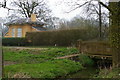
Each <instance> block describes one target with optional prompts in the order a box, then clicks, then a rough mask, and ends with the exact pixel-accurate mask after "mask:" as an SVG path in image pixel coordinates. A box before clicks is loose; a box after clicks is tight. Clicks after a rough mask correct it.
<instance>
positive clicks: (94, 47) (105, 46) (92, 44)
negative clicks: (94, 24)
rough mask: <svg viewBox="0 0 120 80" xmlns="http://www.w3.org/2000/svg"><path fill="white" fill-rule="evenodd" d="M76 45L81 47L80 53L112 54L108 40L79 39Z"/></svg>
mask: <svg viewBox="0 0 120 80" xmlns="http://www.w3.org/2000/svg"><path fill="white" fill-rule="evenodd" d="M76 47H77V48H78V49H79V51H80V53H85V54H89V55H105V56H109V55H110V56H112V52H111V47H110V44H109V43H108V42H103V41H81V40H78V41H77V46H76Z"/></svg>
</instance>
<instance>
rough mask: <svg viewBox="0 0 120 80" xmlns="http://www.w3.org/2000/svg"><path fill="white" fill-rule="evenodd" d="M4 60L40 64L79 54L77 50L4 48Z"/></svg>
mask: <svg viewBox="0 0 120 80" xmlns="http://www.w3.org/2000/svg"><path fill="white" fill-rule="evenodd" d="M3 52H4V60H5V61H13V62H17V63H40V62H44V61H48V60H52V59H54V58H56V57H61V56H65V55H70V54H75V53H78V50H77V49H76V48H47V49H45V50H44V49H43V50H15V49H10V48H4V49H3Z"/></svg>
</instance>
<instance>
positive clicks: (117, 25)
mask: <svg viewBox="0 0 120 80" xmlns="http://www.w3.org/2000/svg"><path fill="white" fill-rule="evenodd" d="M109 7H110V8H111V10H112V11H113V13H112V14H110V43H111V47H112V54H113V67H120V2H110V5H109Z"/></svg>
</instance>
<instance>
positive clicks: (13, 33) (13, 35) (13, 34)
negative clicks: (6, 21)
mask: <svg viewBox="0 0 120 80" xmlns="http://www.w3.org/2000/svg"><path fill="white" fill-rule="evenodd" d="M12 37H15V28H12Z"/></svg>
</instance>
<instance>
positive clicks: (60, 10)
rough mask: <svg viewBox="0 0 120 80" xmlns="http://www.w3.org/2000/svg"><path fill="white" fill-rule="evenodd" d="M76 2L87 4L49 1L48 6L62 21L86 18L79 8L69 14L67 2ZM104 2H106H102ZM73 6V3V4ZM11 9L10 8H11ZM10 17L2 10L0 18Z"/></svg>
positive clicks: (82, 0) (59, 0) (0, 0)
mask: <svg viewBox="0 0 120 80" xmlns="http://www.w3.org/2000/svg"><path fill="white" fill-rule="evenodd" d="M2 1H3V0H0V2H2ZM7 1H8V3H7V5H8V6H9V5H10V2H11V1H12V0H7ZM70 1H71V2H72V1H73V2H74V1H78V2H79V3H80V4H82V3H83V2H85V1H86V0H47V3H48V6H49V8H50V9H51V10H52V12H53V15H54V16H55V17H59V18H61V19H67V20H70V19H72V18H73V17H75V16H76V15H79V16H84V17H85V16H86V14H85V11H84V9H83V8H79V9H76V10H74V11H72V12H70V13H67V11H70V10H71V8H72V7H71V6H69V5H67V4H66V3H67V2H70ZM102 1H106V0H102ZM71 4H72V3H71ZM9 7H10V6H9ZM14 8H15V7H14ZM7 16H8V10H7V9H4V8H0V17H3V18H5V17H7Z"/></svg>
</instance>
